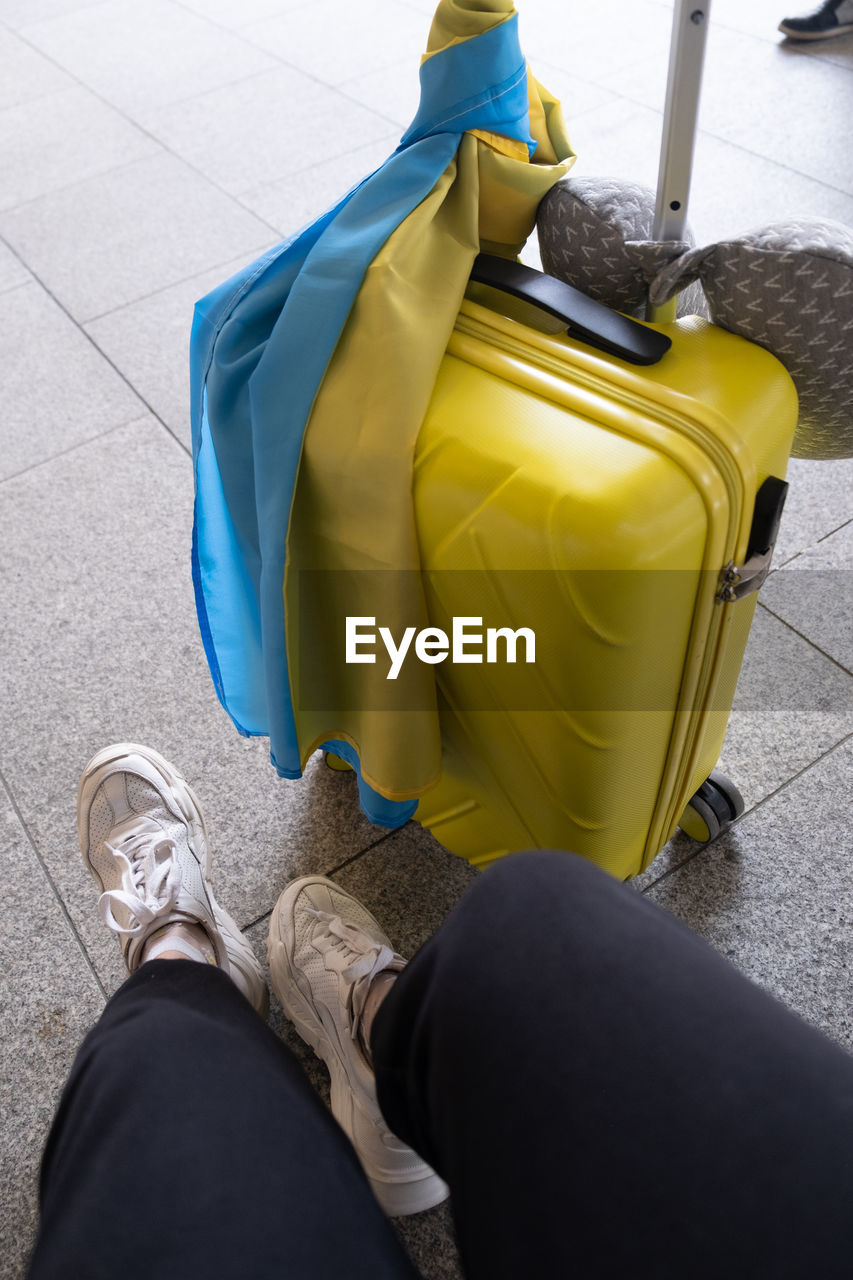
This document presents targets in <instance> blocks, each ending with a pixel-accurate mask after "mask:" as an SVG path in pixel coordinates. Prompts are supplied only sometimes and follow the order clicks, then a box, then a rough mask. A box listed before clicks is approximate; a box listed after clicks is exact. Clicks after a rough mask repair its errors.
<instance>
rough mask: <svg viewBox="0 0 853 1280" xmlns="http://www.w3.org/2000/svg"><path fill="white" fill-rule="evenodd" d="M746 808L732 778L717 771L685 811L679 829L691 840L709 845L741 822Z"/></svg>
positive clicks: (706, 781)
mask: <svg viewBox="0 0 853 1280" xmlns="http://www.w3.org/2000/svg"><path fill="white" fill-rule="evenodd" d="M745 807H746V806H745V805H744V802H743V796H742V795H741V793H740V792H739V791H738V789H737V787H736V786H735V784H734V783H733V782H732V780H731V778H727V777H726V775H725V774H724V773H720V771H719V769H715V770H714V771H713V773H712V774H711V776H710V777H709V778H706V780H705V781H704V782H703V783H702V785H701V787H700V788H699V790H698V791H697V792H696V794H695V795H694V797H693V799H692V800H691V801H690V803H689V805H688V806H687V808H686V809H685V810H684V813H683V814H682V815H681V819H680V821H679V823H678V825H679V827H680V828H681V830H682V831H684V832H685V833H686V834H687V835H688V836H690V837H691V839H693V840H698V841H699V843H700V844H707V843H708V841H709V840H713V839H714V838H715V836H718V835H719V834H720V832H721V831H722V830H723V829H724V828H725V827H727V826H728V825H729V824H730V823H732V822H734V820H735V818H739V817H740V815H741V814H742V813H743V811H744V808H745Z"/></svg>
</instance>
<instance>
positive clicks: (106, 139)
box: [0, 86, 159, 209]
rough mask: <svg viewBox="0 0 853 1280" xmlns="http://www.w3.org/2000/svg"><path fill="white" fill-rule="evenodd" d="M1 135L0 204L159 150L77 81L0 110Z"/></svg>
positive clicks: (9, 203)
mask: <svg viewBox="0 0 853 1280" xmlns="http://www.w3.org/2000/svg"><path fill="white" fill-rule="evenodd" d="M0 139H2V141H0V166H2V169H3V186H2V188H0V207H1V208H3V209H11V208H14V206H15V205H18V204H23V203H24V202H25V201H27V200H34V199H36V197H37V196H42V195H45V194H46V193H47V192H49V191H55V190H57V189H58V188H59V187H64V186H68V185H69V184H71V183H74V182H79V181H80V179H81V178H88V177H89V176H90V175H92V174H96V173H105V172H107V170H109V169H113V168H115V167H116V166H118V165H122V164H127V163H128V162H129V161H132V160H141V159H143V158H144V157H145V156H150V155H154V154H156V153H157V152H158V151H159V147H158V146H157V143H156V142H154V141H153V140H152V139H151V138H148V137H146V136H145V134H144V133H142V132H141V131H140V130H139V129H137V128H135V126H134V125H132V124H130V123H129V122H128V121H127V120H125V119H123V117H122V116H120V115H119V114H118V112H117V111H114V110H113V109H112V108H111V107H107V106H105V105H104V103H102V102H99V101H98V99H97V98H96V97H95V96H94V95H93V94H91V93H89V92H88V90H86V89H81V88H78V87H77V86H74V87H72V88H70V89H66V90H64V91H63V92H61V93H51V94H48V95H45V96H44V97H41V98H37V99H36V101H35V102H27V103H24V104H23V105H21V106H17V107H10V108H8V109H7V110H6V111H4V112H3V113H2V115H0Z"/></svg>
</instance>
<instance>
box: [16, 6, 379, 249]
mask: <svg viewBox="0 0 853 1280" xmlns="http://www.w3.org/2000/svg"><path fill="white" fill-rule="evenodd" d="M89 7H91V8H97V7H98V6H97V5H92V6H89ZM19 39H21V40H22V41H23V43H24V44H26V46H27V48H28V49H32V51H33V52H34V53H36V54H38V55H40V56H41V57H42V58H45V59H46V60H47V61H48V62H49V63H50V64H51V65H52V66H54V67H57V68H58V69H59V70H60V71H62V72H64V74H65V75H67V76H68V77H69V78H70V79H71V80H73V82H74V83H75V84H76V85H78V86H79V88H81V89H84V90H85V91H86V92H87V93H90V94H91V95H92V97H93V98H95V99H96V100H97V101H98V102H100V103H101V105H102V106H104V107H107V109H108V110H110V111H113V112H115V114H116V115H117V116H119V117H120V118H121V119H122V120H124V122H125V123H126V124H128V125H130V126H131V128H133V129H136V130H137V131H138V132H139V133H140V134H142V136H143V137H145V138H148V139H149V141H151V142H153V143H154V144H155V146H156V147H157V148H158V149H159V150H160V151H161V152H163V153H164V154H165V155H167V156H171V158H172V159H173V160H176V161H177V162H178V163H179V164H182V165H184V166H185V168H186V169H187V170H189V172H190V173H194V174H195V175H196V177H197V178H201V179H202V181H204V182H206V183H207V184H208V185H209V186H211V187H212V188H213V189H214V191H218V192H219V194H220V195H222V196H224V197H225V198H226V199H227V200H230V201H232V203H234V204H236V205H238V206H239V208H240V210H241V212H246V206H245V205H243V204H240V202H239V201H238V200H236V199H235V197H234V196H233V195H232V194H231V192H230V191H226V190H225V188H224V187H220V186H219V184H218V183H217V182H216V181H215V180H214V179H213V178H211V177H209V176H208V175H207V174H206V173H203V172H202V171H201V169H198V168H197V167H196V166H195V165H194V164H192V162H191V161H189V160H186V159H184V157H183V156H181V155H178V153H177V152H176V151H173V150H172V148H171V147H170V146H169V145H168V143H165V142H163V140H162V139H161V138H158V137H157V136H156V134H154V133H152V132H151V130H150V129H149V128H148V127H147V126H146V125H144V124H141V123H140V122H139V121H138V120H134V118H133V117H132V116H130V115H128V113H127V112H126V111H125V110H123V109H122V108H121V107H119V106H117V105H116V104H115V103H114V102H110V100H109V98H105V97H104V95H103V94H102V93H99V92H98V90H97V89H95V88H93V87H92V85H90V84H86V82H85V81H84V80H81V79H80V78H79V76H77V75H75V74H74V72H72V71H69V70H68V68H67V67H63V65H62V63H60V62H57V61H56V59H55V58H53V57H51V55H50V54H48V53H45V52H44V50H43V49H40V48H39V47H38V45H34V44H33V43H32V42H31V41H30V40H27V39H26V38H25V37H24V36H21V35H20V34H19ZM241 43H243V44H245V45H247V47H250V48H252V49H253V50H254V51H255V52H261V53H263V50H262V49H259V46H258V45H251V44H250V42H249V41H247V40H243V41H241ZM269 56H270V57H271V58H275V54H270V55H269ZM276 61H277V62H279V63H280V65H281V66H285V67H289V66H290V64H289V63H286V62H282V61H281V59H278V58H276ZM270 70H271V68H269V67H267V68H266V71H267V72H269V71H270ZM291 70H296V68H291ZM263 74H264V72H262V71H256V72H253V73H252V75H249V76H243V77H242V78H241V79H239V80H232V81H229V82H228V84H242V83H243V81H245V80H253V79H255V77H256V76H258V75H263ZM319 83H320V84H323V81H319ZM220 87H222V88H227V87H228V85H223V86H220ZM325 87H326V88H329V87H330V86H328V85H326V86H325ZM206 92H209V93H212V92H215V90H206ZM194 96H195V97H197V98H200V97H203V96H204V95H203V94H195V95H194ZM182 101H185V102H192V101H193V98H186V99H182ZM163 105H165V106H167V107H168V106H171V105H172V104H171V103H165V104H163ZM380 118H382V117H380ZM156 158H157V157H156V156H146V157H143V158H142V159H137V160H127V161H125V162H124V163H123V164H117V165H113V166H112V167H111V168H109V169H105V170H103V172H102V173H100V174H92V175H90V177H88V178H78V179H77V180H76V181H75V182H69V183H66V184H65V185H64V186H62V187H57V188H55V189H54V190H53V191H49V192H45V193H44V194H43V195H41V196H36V197H34V199H33V200H25V201H23V202H22V203H21V204H19V205H15V206H13V208H12V209H4V210H2V213H0V217H2V215H3V214H6V213H12V212H15V211H17V210H18V209H24V208H26V206H27V205H28V204H34V203H35V201H37V200H43V199H45V198H46V196H49V195H55V194H57V192H59V191H68V190H70V189H71V188H72V187H77V186H82V184H83V183H84V182H90V181H92V180H93V179H94V178H99V177H100V178H102V177H106V176H107V175H109V174H111V173H116V172H118V171H120V170H122V169H127V168H130V167H131V166H132V165H135V164H144V163H145V161H146V160H152V159H156ZM252 216H253V217H254V218H255V219H256V221H257V222H258V223H260V224H261V225H262V226H265V227H267V228H268V229H269V230H270V231H271V232H272V234H273V235H275V236H280V234H281V233H280V232H279V231H278V229H277V228H276V227H274V226H273V225H272V223H269V222H267V220H266V219H265V218H262V217H261V216H260V215H259V214H254V213H253V214H252ZM21 261H23V259H21ZM24 265H25V266H26V263H24Z"/></svg>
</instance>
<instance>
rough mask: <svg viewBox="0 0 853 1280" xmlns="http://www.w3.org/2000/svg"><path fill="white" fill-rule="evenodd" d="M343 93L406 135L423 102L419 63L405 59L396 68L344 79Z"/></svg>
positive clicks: (396, 64) (395, 64)
mask: <svg viewBox="0 0 853 1280" xmlns="http://www.w3.org/2000/svg"><path fill="white" fill-rule="evenodd" d="M340 91H341V93H343V94H346V96H347V97H348V98H351V99H352V100H353V101H354V102H360V103H362V104H363V105H364V106H365V107H369V108H370V110H371V111H375V112H376V113H377V115H380V116H383V117H384V118H385V120H386V122H387V121H389V120H391V121H393V122H394V124H395V125H397V127H398V130H399V132H400V134H401V135H402V133H403V132H404V131H405V130H406V129H407V128H408V126H409V124H410V123H411V121H412V120H413V119H414V116H415V112H416V111H417V109H418V103H419V101H420V96H421V86H420V80H419V78H418V63H417V61H415V60H414V59H412V58H403V59H402V61H401V62H395V63H394V65H393V66H392V67H383V68H382V69H381V71H371V72H369V73H368V74H367V75H358V76H353V78H352V79H351V80H344V82H343V84H341V85H340Z"/></svg>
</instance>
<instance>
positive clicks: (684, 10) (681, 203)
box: [647, 0, 711, 322]
mask: <svg viewBox="0 0 853 1280" xmlns="http://www.w3.org/2000/svg"><path fill="white" fill-rule="evenodd" d="M710 13H711V0H675V9H674V12H673V15H672V39H671V41H670V47H669V70H668V72H667V81H666V105H665V107H664V115H663V131H662V136H661V149H660V165H659V167H658V186H657V199H656V203H655V220H654V229H653V233H652V234H653V236H654V239H655V240H680V239H681V238H682V237H683V234H684V228H685V225H686V222H687V199H688V196H689V194H690V174H691V170H692V168H693V148H694V142H695V138H696V121H697V117H698V114H699V91H700V88H701V85H702V66H703V63H704V60H705V39H706V35H707V31H708V20H709V18H710ZM675 310H676V299H675V298H673V299H671V300H670V301H669V302H667V303H664V305H663V306H661V307H653V306H651V304H649V307H648V310H647V319H649V320H656V321H659V322H663V321H668V320H674V319H675Z"/></svg>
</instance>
